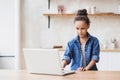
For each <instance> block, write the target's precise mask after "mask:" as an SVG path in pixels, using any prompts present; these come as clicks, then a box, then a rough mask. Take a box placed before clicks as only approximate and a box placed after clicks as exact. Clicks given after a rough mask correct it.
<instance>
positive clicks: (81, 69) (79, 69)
mask: <svg viewBox="0 0 120 80" xmlns="http://www.w3.org/2000/svg"><path fill="white" fill-rule="evenodd" d="M77 71H86V69H85V68H83V67H80V68H78V69H77Z"/></svg>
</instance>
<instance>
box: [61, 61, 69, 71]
mask: <svg viewBox="0 0 120 80" xmlns="http://www.w3.org/2000/svg"><path fill="white" fill-rule="evenodd" d="M66 65H68V62H67V61H66V60H63V61H62V68H63V69H64V68H65V66H66Z"/></svg>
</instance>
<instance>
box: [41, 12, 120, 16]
mask: <svg viewBox="0 0 120 80" xmlns="http://www.w3.org/2000/svg"><path fill="white" fill-rule="evenodd" d="M43 15H44V16H75V13H65V14H57V13H44V14H43ZM88 16H120V14H115V13H96V14H88Z"/></svg>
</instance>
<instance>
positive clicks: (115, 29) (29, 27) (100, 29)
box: [22, 0, 120, 48]
mask: <svg viewBox="0 0 120 80" xmlns="http://www.w3.org/2000/svg"><path fill="white" fill-rule="evenodd" d="M47 1H48V0H24V2H23V8H22V9H23V14H22V15H23V16H22V18H23V20H22V21H23V24H22V28H23V33H24V35H23V39H24V47H34V48H35V47H44V48H45V47H46V48H48V47H51V46H53V45H55V44H58V45H63V46H64V47H65V45H66V43H67V41H68V40H70V39H72V38H73V37H74V35H76V32H75V28H74V24H73V19H74V17H72V16H71V17H70V16H69V17H51V25H50V26H51V28H50V29H48V24H47V23H48V19H47V17H46V16H43V13H44V12H46V11H47V9H48V2H47ZM61 3H62V4H64V5H65V8H66V11H72V10H78V9H82V8H86V7H88V6H93V5H95V6H96V7H97V11H98V12H115V13H117V12H118V11H117V8H118V4H119V3H120V0H51V11H55V12H56V11H57V5H58V4H61ZM103 3H104V4H103ZM90 20H91V27H90V29H89V32H90V33H91V34H92V35H94V36H97V37H98V38H99V40H100V43H101V44H102V43H105V42H107V43H106V44H109V43H110V39H111V38H112V37H115V38H117V39H119V40H120V34H119V33H120V16H99V17H98V16H96V17H90ZM119 43H120V41H119ZM108 47H109V46H108Z"/></svg>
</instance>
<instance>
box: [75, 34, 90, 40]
mask: <svg viewBox="0 0 120 80" xmlns="http://www.w3.org/2000/svg"><path fill="white" fill-rule="evenodd" d="M87 36H88V40H89V39H90V38H91V37H92V36H91V35H90V34H89V33H88V32H87ZM74 40H75V42H79V35H77V36H76V37H75V38H74Z"/></svg>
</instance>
